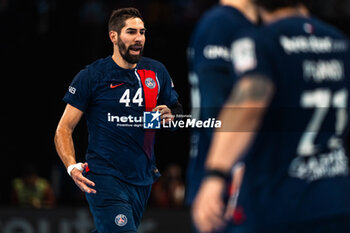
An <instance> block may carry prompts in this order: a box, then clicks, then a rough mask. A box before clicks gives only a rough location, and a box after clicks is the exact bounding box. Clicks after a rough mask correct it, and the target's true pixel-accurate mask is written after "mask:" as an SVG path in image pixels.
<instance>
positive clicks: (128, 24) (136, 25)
mask: <svg viewBox="0 0 350 233" xmlns="http://www.w3.org/2000/svg"><path fill="white" fill-rule="evenodd" d="M128 28H132V29H143V28H145V25H144V23H143V21H142V20H141V19H140V18H130V19H127V20H126V21H125V26H124V27H123V28H122V30H126V29H128Z"/></svg>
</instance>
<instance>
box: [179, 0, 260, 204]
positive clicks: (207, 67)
mask: <svg viewBox="0 0 350 233" xmlns="http://www.w3.org/2000/svg"><path fill="white" fill-rule="evenodd" d="M256 21H257V12H256V9H255V7H254V6H253V4H252V2H251V0H221V1H220V2H219V4H218V5H216V6H214V7H213V8H211V9H210V10H208V11H207V12H206V13H205V14H204V16H203V17H202V18H201V19H200V21H199V23H198V24H197V26H196V29H195V31H194V32H193V35H192V37H191V41H190V45H189V49H188V56H189V69H190V71H189V81H190V83H191V99H192V117H193V118H196V119H201V120H207V119H209V118H217V117H218V113H219V111H220V109H221V107H222V106H223V105H224V103H225V101H226V100H227V98H228V96H229V94H230V92H231V88H232V85H233V84H234V82H235V81H236V76H235V74H234V71H233V68H232V61H231V58H230V47H231V43H232V41H233V40H234V39H236V38H237V37H238V35H239V32H241V31H242V30H244V29H250V28H253V27H254V24H253V23H254V22H256ZM212 134H213V130H212V129H194V130H193V132H192V136H191V151H190V160H189V165H188V170H187V182H186V186H187V187H186V202H187V204H189V205H192V202H193V200H194V198H195V195H196V194H197V192H198V189H199V186H200V183H201V181H202V178H203V176H204V163H205V160H206V157H207V154H208V149H209V146H210V142H211V139H212Z"/></svg>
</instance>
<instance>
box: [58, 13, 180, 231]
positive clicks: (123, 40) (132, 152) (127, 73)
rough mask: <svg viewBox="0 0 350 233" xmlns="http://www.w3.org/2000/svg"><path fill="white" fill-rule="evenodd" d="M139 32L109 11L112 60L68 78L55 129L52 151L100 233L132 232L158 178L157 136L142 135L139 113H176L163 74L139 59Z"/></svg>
mask: <svg viewBox="0 0 350 233" xmlns="http://www.w3.org/2000/svg"><path fill="white" fill-rule="evenodd" d="M145 33H146V29H145V26H144V22H143V19H142V16H141V14H140V12H139V11H138V10H137V9H135V8H123V9H119V10H115V11H113V13H112V15H111V17H110V19H109V37H110V40H111V41H112V43H113V55H112V56H108V57H106V58H103V59H99V60H97V61H96V62H94V63H92V64H90V65H88V66H87V67H86V68H85V69H83V70H81V71H80V72H79V73H78V75H77V76H76V77H75V78H74V80H73V82H72V83H71V86H70V87H69V90H68V91H67V93H66V95H65V97H64V101H65V102H67V107H66V109H65V111H64V113H63V116H62V118H61V120H60V122H59V124H58V127H57V131H56V136H55V143H56V148H57V152H58V154H59V156H60V158H61V160H62V161H63V163H64V165H65V166H66V167H67V171H68V173H69V175H70V176H71V177H72V179H73V180H74V182H75V183H76V185H77V186H78V187H79V188H80V189H81V190H82V191H84V192H86V198H87V201H88V203H89V206H90V210H91V212H92V215H93V217H94V222H95V225H96V228H97V229H96V230H95V231H94V232H98V233H112V232H113V233H115V232H136V231H137V228H138V225H139V223H140V220H141V217H142V213H143V211H144V208H145V206H146V203H147V200H148V197H149V195H150V191H151V185H152V183H153V182H154V181H155V180H156V179H157V178H158V177H159V176H160V174H159V171H158V169H157V167H156V164H155V157H154V152H153V144H154V134H155V131H154V130H145V129H143V120H142V119H143V118H142V117H143V113H144V112H145V111H157V114H159V115H160V114H161V118H162V119H163V120H166V121H169V120H172V116H171V114H176V113H180V112H181V111H182V107H181V105H180V104H179V102H178V100H177V97H178V95H177V93H176V92H175V90H174V89H173V87H172V81H171V78H170V76H169V74H168V72H167V70H166V68H165V67H164V66H163V65H162V64H161V63H160V62H157V61H155V60H152V59H149V58H145V57H142V51H143V47H144V44H145ZM158 111H159V112H158ZM83 113H85V117H86V120H87V126H88V130H89V145H88V149H87V153H86V161H87V162H86V163H84V164H82V163H77V162H76V159H75V152H74V145H73V140H72V133H73V130H74V128H75V126H76V125H77V123H78V122H79V120H80V119H81V117H82V115H83ZM156 117H157V115H156Z"/></svg>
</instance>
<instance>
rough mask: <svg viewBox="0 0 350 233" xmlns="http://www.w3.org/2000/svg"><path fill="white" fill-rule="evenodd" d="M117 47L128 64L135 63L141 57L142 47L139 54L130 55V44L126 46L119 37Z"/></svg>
mask: <svg viewBox="0 0 350 233" xmlns="http://www.w3.org/2000/svg"><path fill="white" fill-rule="evenodd" d="M117 45H118V49H119V53H120V55H121V56H122V58H123V59H124V60H125V61H126V62H127V63H130V64H136V63H138V62H139V61H140V59H141V57H142V52H143V48H142V49H141V50H140V54H139V55H131V54H130V52H129V51H130V46H129V48H126V46H125V44H124V43H123V41H122V40H121V39H120V37H118V43H117Z"/></svg>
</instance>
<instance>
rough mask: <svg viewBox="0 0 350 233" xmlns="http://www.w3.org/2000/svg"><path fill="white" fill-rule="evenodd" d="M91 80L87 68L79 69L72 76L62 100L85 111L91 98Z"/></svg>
mask: <svg viewBox="0 0 350 233" xmlns="http://www.w3.org/2000/svg"><path fill="white" fill-rule="evenodd" d="M91 81H92V80H91V78H90V75H89V70H88V68H85V69H83V70H81V71H80V72H79V73H78V74H77V75H76V76H75V77H74V79H73V81H72V83H71V84H70V86H69V88H68V91H67V92H66V94H65V96H64V97H63V101H65V102H66V103H68V104H70V105H72V106H74V107H76V108H78V109H79V110H81V111H83V112H85V111H86V109H87V108H88V105H89V102H90V99H91V93H92V91H91V90H92V85H91Z"/></svg>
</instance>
